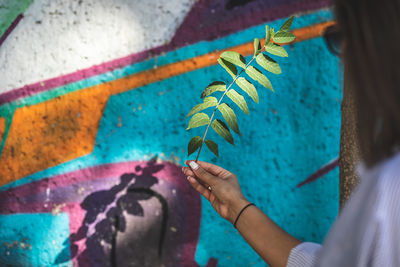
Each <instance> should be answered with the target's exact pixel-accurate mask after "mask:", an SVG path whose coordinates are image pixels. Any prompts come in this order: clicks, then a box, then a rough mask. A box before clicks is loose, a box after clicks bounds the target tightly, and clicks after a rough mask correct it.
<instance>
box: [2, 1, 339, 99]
mask: <svg viewBox="0 0 400 267" xmlns="http://www.w3.org/2000/svg"><path fill="white" fill-rule="evenodd" d="M223 2H224V3H225V2H226V1H223ZM224 3H222V4H221V3H216V2H215V1H210V0H202V1H198V3H196V4H195V6H194V7H193V8H192V10H191V11H190V13H189V15H188V16H187V17H186V20H185V21H184V22H183V23H182V25H181V26H180V27H179V28H178V30H177V31H176V33H175V35H174V37H173V38H172V41H171V43H169V44H167V45H162V46H158V47H155V48H152V49H149V50H145V51H142V52H139V53H134V54H131V55H128V56H125V57H122V58H118V59H115V60H112V61H109V62H106V63H103V64H99V65H95V66H93V67H89V68H86V69H82V70H78V71H76V72H73V73H70V74H66V75H61V76H58V77H55V78H51V79H48V80H45V81H41V82H37V83H32V84H29V85H25V86H23V87H21V88H17V89H13V90H11V91H8V92H5V93H3V94H0V105H2V104H5V103H8V102H11V101H15V100H17V99H20V98H23V97H28V96H31V95H34V94H37V93H40V92H44V91H48V90H51V89H54V88H57V87H60V86H64V85H66V84H70V83H73V82H77V81H81V80H84V79H87V78H90V77H93V76H96V75H100V74H103V73H106V72H110V71H113V70H115V69H118V68H122V67H125V66H128V65H131V64H134V63H136V62H140V61H143V60H145V59H147V58H150V57H152V56H155V55H159V54H161V53H163V52H169V51H172V50H174V49H177V48H180V47H183V46H186V45H189V44H193V43H196V42H199V41H202V40H214V39H216V38H220V37H222V36H226V35H228V34H231V33H234V32H237V31H239V30H242V29H245V28H248V27H250V26H254V25H258V24H261V23H265V22H267V21H272V20H275V19H279V18H282V17H285V16H288V15H290V14H293V13H298V12H302V11H306V10H312V9H319V8H323V7H327V6H329V5H331V4H332V1H331V0H312V1H306V2H305V3H297V2H295V1H292V2H291V3H289V4H286V5H282V4H277V5H276V6H272V7H271V6H270V4H271V3H268V2H264V1H262V0H258V1H255V2H254V3H250V4H248V5H246V6H243V7H240V8H237V9H234V10H233V11H230V12H227V11H226V10H222V11H221V10H217V13H215V14H213V13H214V12H215V10H214V5H217V6H221V5H222V6H223V5H224ZM219 9H221V8H219ZM252 9H254V10H256V11H254V10H252ZM213 11H214V12H213ZM238 16H240V17H241V19H240V20H238V19H237V17H238ZM213 20H216V21H213ZM210 21H211V24H210ZM17 23H18V22H17ZM207 24H210V25H207ZM0 45H1V43H0Z"/></svg>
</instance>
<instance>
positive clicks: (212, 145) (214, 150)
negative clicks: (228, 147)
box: [205, 140, 218, 157]
mask: <svg viewBox="0 0 400 267" xmlns="http://www.w3.org/2000/svg"><path fill="white" fill-rule="evenodd" d="M205 143H206V145H207V147H208V149H210V150H211V152H212V153H214V154H215V155H216V156H217V157H218V145H217V144H216V143H215V142H214V141H212V140H206V141H205Z"/></svg>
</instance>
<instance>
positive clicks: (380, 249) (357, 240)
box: [287, 153, 400, 267]
mask: <svg viewBox="0 0 400 267" xmlns="http://www.w3.org/2000/svg"><path fill="white" fill-rule="evenodd" d="M399 226H400V153H399V154H398V155H397V156H396V157H394V158H392V159H391V160H388V161H386V162H385V163H384V164H382V165H380V166H378V167H376V168H373V169H371V170H368V171H365V172H364V173H363V174H362V175H361V184H360V185H359V186H358V188H357V190H356V191H355V192H354V194H353V195H352V197H351V199H350V200H349V203H347V204H346V206H345V207H344V209H343V210H342V212H341V214H340V216H339V218H338V220H337V221H336V222H335V224H334V226H333V227H332V229H331V230H330V232H329V234H328V236H327V238H326V239H325V241H324V245H323V247H322V246H320V245H317V244H313V243H301V244H300V245H298V246H296V247H295V248H293V249H292V251H291V252H290V255H289V259H288V263H287V266H289V267H292V266H296V267H303V266H304V267H306V266H307V267H309V266H313V267H317V266H318V267H320V266H321V267H337V266H340V267H365V266H369V267H380V266H385V267H391V266H393V267H394V266H400V231H399V230H398V229H399Z"/></svg>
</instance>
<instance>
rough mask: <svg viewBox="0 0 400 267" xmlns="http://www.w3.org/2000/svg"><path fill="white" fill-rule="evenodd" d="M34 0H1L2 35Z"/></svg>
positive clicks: (0, 31)
mask: <svg viewBox="0 0 400 267" xmlns="http://www.w3.org/2000/svg"><path fill="white" fill-rule="evenodd" d="M32 1H33V0H18V1H15V0H0V36H2V35H3V34H4V33H5V32H6V31H7V29H8V27H10V25H11V24H12V23H13V21H14V20H15V19H16V18H17V16H18V15H19V14H21V13H24V12H25V10H26V9H27V8H28V7H29V6H30V5H31V4H32Z"/></svg>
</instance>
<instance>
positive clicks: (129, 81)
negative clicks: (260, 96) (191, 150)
mask: <svg viewBox="0 0 400 267" xmlns="http://www.w3.org/2000/svg"><path fill="white" fill-rule="evenodd" d="M334 23H335V22H333V21H329V22H324V23H319V24H315V25H311V26H308V27H304V28H300V29H297V30H294V31H293V34H295V35H296V40H295V41H294V42H293V43H297V42H301V41H305V40H308V39H312V38H315V37H319V36H321V35H322V34H323V31H324V30H325V28H326V27H328V26H330V25H333V24H334ZM262 41H265V38H264V39H263V40H262ZM226 50H231V51H236V52H238V53H240V54H242V55H244V56H248V55H252V54H253V51H254V46H253V42H248V43H245V44H242V45H238V46H234V47H231V48H227V49H224V50H221V51H215V52H211V53H208V54H205V55H202V56H198V57H194V58H191V59H187V60H183V61H180V62H176V63H171V64H168V65H164V66H161V67H158V68H156V69H151V70H146V71H142V72H139V73H136V74H132V75H130V76H126V77H124V78H121V79H118V80H114V81H111V82H107V83H103V84H100V85H97V86H98V87H102V88H104V89H107V90H110V92H111V93H112V94H118V93H122V92H125V91H129V90H132V89H134V88H138V87H142V86H144V85H147V84H150V83H154V82H158V81H161V80H164V79H168V78H171V77H173V76H177V75H180V74H183V73H186V72H190V71H194V70H197V69H202V68H205V67H209V66H212V65H215V64H216V63H217V59H218V58H219V55H220V54H221V53H222V52H223V51H226Z"/></svg>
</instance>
